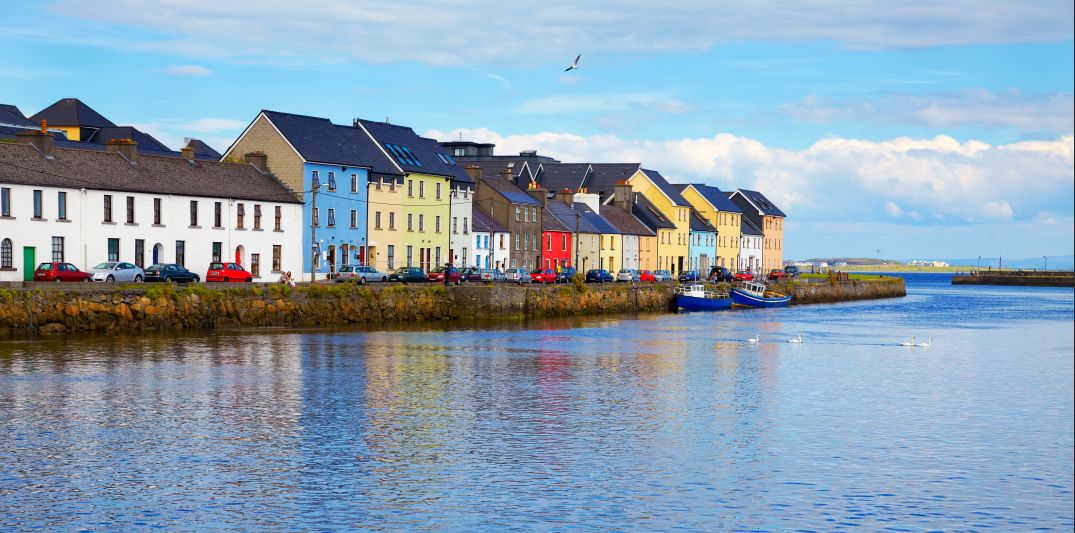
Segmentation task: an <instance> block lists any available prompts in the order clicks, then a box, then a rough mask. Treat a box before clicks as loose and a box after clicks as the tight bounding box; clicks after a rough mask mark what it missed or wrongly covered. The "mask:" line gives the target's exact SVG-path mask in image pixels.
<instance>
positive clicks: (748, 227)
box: [739, 217, 765, 237]
mask: <svg viewBox="0 0 1075 533" xmlns="http://www.w3.org/2000/svg"><path fill="white" fill-rule="evenodd" d="M739 221H740V222H739V232H740V233H742V234H743V235H757V236H759V237H760V236H762V235H765V234H764V233H762V231H761V230H760V229H758V227H757V226H755V225H754V223H753V222H751V221H750V219H749V218H747V217H739Z"/></svg>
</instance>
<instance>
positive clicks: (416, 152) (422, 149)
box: [358, 119, 474, 183]
mask: <svg viewBox="0 0 1075 533" xmlns="http://www.w3.org/2000/svg"><path fill="white" fill-rule="evenodd" d="M358 122H359V124H361V125H362V127H363V128H364V129H365V130H366V131H367V132H368V133H369V136H370V137H372V138H373V142H374V143H375V144H376V145H377V147H378V148H379V149H383V150H385V151H386V152H388V153H389V154H391V150H390V149H389V148H388V145H394V146H401V147H404V148H407V149H409V150H410V151H411V154H412V155H413V156H414V158H415V159H416V160H417V163H418V164H412V163H411V162H408V161H406V160H404V159H400V158H398V157H396V156H395V155H390V156H389V157H390V158H391V162H392V163H393V164H394V165H395V166H396V167H397V168H400V169H402V170H403V171H404V172H417V173H421V174H431V175H435V176H445V177H449V178H452V179H454V180H456V181H462V182H466V183H473V182H474V180H472V179H471V178H470V176H468V175H467V173H466V171H465V170H464V169H463V167H462V166H460V165H459V164H458V163H456V164H451V163H445V162H444V161H442V160H441V159H440V157H438V156H437V154H438V153H439V154H441V155H443V156H448V150H446V149H444V147H442V146H441V145H440V144H439V143H438V142H437V141H436V140H434V139H428V138H426V137H422V136H420V135H418V134H417V133H415V132H414V130H413V129H411V128H409V127H407V126H400V125H398V124H389V123H387V122H376V121H373V120H365V119H358ZM449 157H450V156H449ZM449 161H454V160H453V159H449Z"/></svg>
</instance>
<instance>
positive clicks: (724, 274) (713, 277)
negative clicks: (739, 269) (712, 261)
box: [709, 266, 735, 282]
mask: <svg viewBox="0 0 1075 533" xmlns="http://www.w3.org/2000/svg"><path fill="white" fill-rule="evenodd" d="M709 281H715V282H721V281H735V275H734V274H732V271H731V270H728V269H727V268H725V267H722V266H715V267H713V268H711V269H709Z"/></svg>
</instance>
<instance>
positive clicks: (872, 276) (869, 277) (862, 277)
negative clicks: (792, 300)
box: [799, 273, 882, 281]
mask: <svg viewBox="0 0 1075 533" xmlns="http://www.w3.org/2000/svg"><path fill="white" fill-rule="evenodd" d="M799 277H800V278H802V279H829V275H828V274H799ZM881 278H882V276H881V275H879V274H850V273H849V274H848V275H847V279H849V280H852V279H853V280H862V281H870V280H876V279H881Z"/></svg>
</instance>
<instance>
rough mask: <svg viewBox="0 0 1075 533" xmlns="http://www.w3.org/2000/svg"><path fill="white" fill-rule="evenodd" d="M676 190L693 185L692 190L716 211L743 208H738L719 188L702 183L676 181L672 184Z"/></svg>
mask: <svg viewBox="0 0 1075 533" xmlns="http://www.w3.org/2000/svg"><path fill="white" fill-rule="evenodd" d="M672 186H673V187H675V188H676V190H677V191H679V192H681V193H682V192H683V191H684V190H686V188H687V187H694V190H696V191H698V194H700V195H701V196H702V198H705V200H706V201H707V202H709V205H712V206H713V207H715V208H717V210H718V211H724V212H727V213H742V212H743V210H742V209H739V206H737V205H735V202H733V201H731V200H729V199H728V195H726V194H724V192H722V191H721V190H720V189H718V188H716V187H714V186H712V185H705V184H702V183H691V184H686V183H676V184H672Z"/></svg>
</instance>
